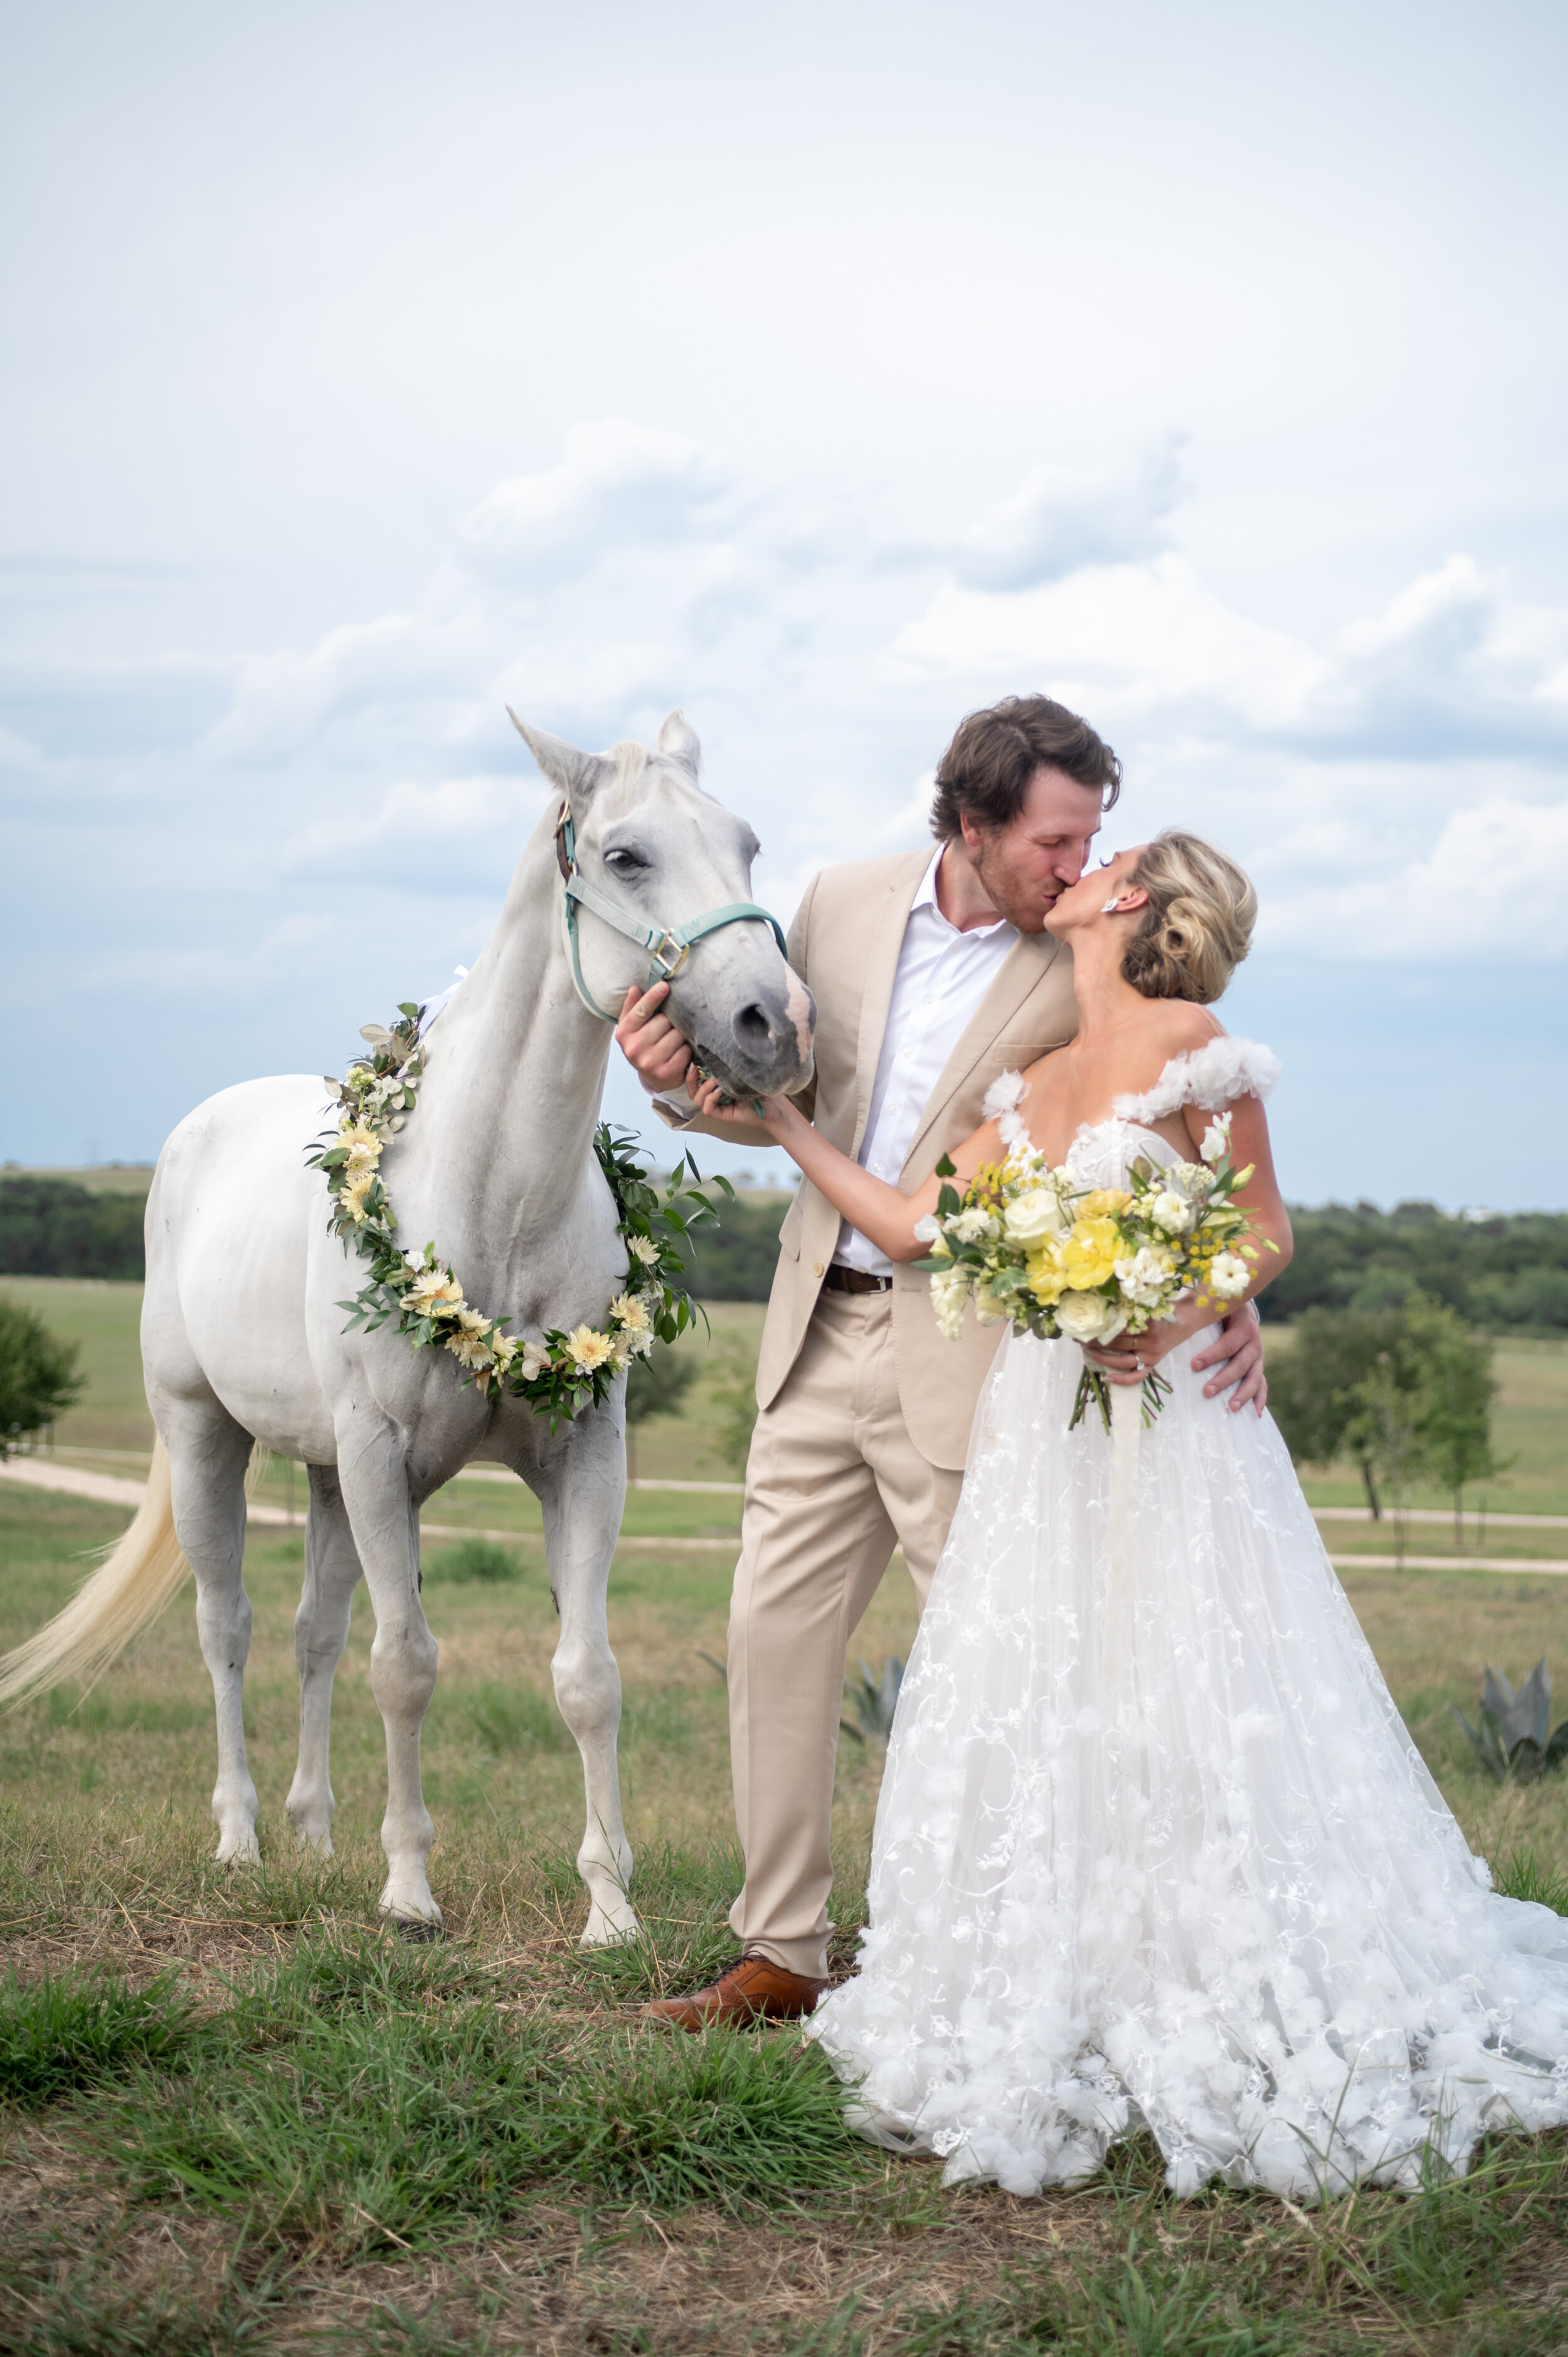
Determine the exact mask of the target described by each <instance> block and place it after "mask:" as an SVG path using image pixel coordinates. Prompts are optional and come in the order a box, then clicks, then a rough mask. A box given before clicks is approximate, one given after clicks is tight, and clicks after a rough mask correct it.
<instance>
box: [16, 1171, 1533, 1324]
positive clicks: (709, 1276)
mask: <svg viewBox="0 0 1568 2357" xmlns="http://www.w3.org/2000/svg"><path fill="white" fill-rule="evenodd" d="M143 1204H144V1198H143V1196H142V1195H141V1194H140V1193H135V1194H132V1193H126V1194H113V1195H95V1194H91V1193H90V1192H89V1191H88V1189H86V1188H85V1187H81V1186H78V1185H77V1184H76V1183H75V1182H74V1181H73V1180H71V1179H43V1178H38V1177H35V1176H33V1175H31V1174H30V1173H27V1172H22V1173H20V1174H18V1175H17V1176H16V1177H15V1178H3V1179H0V1275H4V1276H97V1277H127V1278H139V1277H140V1276H141V1275H143V1273H144V1263H143V1256H142V1211H143ZM787 1208H788V1204H787V1200H786V1199H785V1198H783V1197H782V1196H779V1195H753V1196H746V1195H741V1196H737V1197H736V1200H734V1201H733V1202H729V1201H725V1200H723V1199H717V1200H715V1209H716V1210H717V1211H718V1214H719V1217H718V1222H717V1225H716V1226H714V1227H711V1228H706V1229H704V1230H703V1231H702V1232H700V1233H699V1235H698V1236H697V1237H696V1238H694V1239H693V1244H694V1254H695V1267H694V1271H693V1275H694V1280H695V1290H696V1292H697V1294H698V1296H699V1297H701V1298H702V1299H704V1300H707V1301H766V1300H767V1298H768V1288H769V1286H771V1284H772V1282H773V1269H774V1264H775V1262H776V1260H777V1259H778V1254H779V1225H780V1222H782V1220H783V1217H784V1212H785V1211H786V1209H787ZM1291 1221H1292V1224H1293V1226H1294V1230H1295V1257H1294V1260H1293V1261H1292V1262H1291V1265H1290V1266H1289V1267H1288V1268H1287V1269H1285V1270H1283V1272H1282V1274H1281V1275H1279V1276H1278V1277H1276V1278H1275V1280H1274V1282H1273V1284H1272V1285H1271V1286H1269V1288H1268V1290H1267V1291H1266V1292H1265V1293H1264V1294H1263V1296H1262V1300H1261V1302H1260V1304H1259V1307H1260V1308H1261V1309H1262V1314H1263V1316H1264V1317H1265V1318H1270V1319H1272V1320H1274V1321H1276V1322H1277V1321H1280V1320H1283V1319H1286V1318H1300V1317H1301V1316H1302V1315H1303V1313H1304V1312H1305V1311H1306V1310H1309V1309H1348V1310H1354V1311H1355V1312H1357V1313H1358V1315H1372V1314H1375V1313H1377V1312H1379V1311H1381V1310H1387V1309H1394V1308H1399V1307H1400V1305H1401V1304H1402V1303H1403V1302H1405V1301H1407V1300H1409V1299H1410V1297H1412V1295H1414V1294H1421V1295H1423V1296H1424V1297H1426V1298H1427V1299H1428V1300H1431V1301H1439V1302H1443V1303H1444V1304H1446V1306H1447V1307H1448V1308H1450V1309H1452V1310H1454V1311H1455V1313H1456V1314H1457V1315H1458V1316H1459V1317H1460V1318H1463V1319H1465V1321H1466V1324H1468V1325H1471V1326H1478V1327H1481V1328H1484V1329H1487V1330H1488V1331H1491V1332H1503V1331H1510V1330H1511V1331H1522V1332H1526V1333H1536V1334H1561V1333H1564V1332H1568V1212H1563V1211H1514V1212H1498V1214H1496V1215H1495V1216H1487V1217H1486V1218H1474V1217H1463V1218H1458V1219H1455V1218H1453V1217H1451V1216H1450V1215H1449V1214H1448V1213H1447V1212H1445V1211H1440V1210H1439V1209H1438V1208H1437V1206H1436V1205H1435V1204H1434V1203H1401V1204H1399V1205H1398V1206H1397V1207H1396V1209H1395V1210H1393V1211H1380V1210H1379V1209H1378V1207H1377V1205H1376V1204H1374V1203H1357V1204H1352V1205H1346V1204H1343V1203H1326V1204H1322V1205H1318V1206H1316V1208H1313V1209H1310V1210H1308V1209H1299V1208H1296V1209H1293V1210H1292V1212H1291Z"/></svg>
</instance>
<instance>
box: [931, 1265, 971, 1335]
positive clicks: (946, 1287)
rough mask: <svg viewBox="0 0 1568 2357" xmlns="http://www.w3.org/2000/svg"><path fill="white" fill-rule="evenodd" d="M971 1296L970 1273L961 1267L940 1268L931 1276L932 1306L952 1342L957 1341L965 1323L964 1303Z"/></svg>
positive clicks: (943, 1331) (945, 1333) (942, 1328)
mask: <svg viewBox="0 0 1568 2357" xmlns="http://www.w3.org/2000/svg"><path fill="white" fill-rule="evenodd" d="M968 1298H969V1275H968V1272H967V1271H966V1270H964V1269H961V1268H940V1269H938V1270H937V1271H936V1273H935V1275H933V1276H932V1278H931V1308H933V1309H934V1310H935V1311H936V1313H937V1324H938V1325H939V1326H940V1329H941V1330H942V1333H943V1334H944V1335H945V1336H946V1338H947V1340H949V1341H950V1342H956V1341H957V1340H958V1337H959V1332H960V1329H961V1327H962V1325H963V1305H964V1303H965V1302H966V1301H967V1300H968Z"/></svg>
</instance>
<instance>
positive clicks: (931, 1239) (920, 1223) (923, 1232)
mask: <svg viewBox="0 0 1568 2357" xmlns="http://www.w3.org/2000/svg"><path fill="white" fill-rule="evenodd" d="M940 1235H941V1230H940V1228H939V1227H938V1225H937V1215H936V1213H935V1212H934V1211H928V1212H927V1213H926V1215H925V1217H924V1218H923V1219H919V1220H917V1221H916V1222H915V1242H916V1243H918V1244H934V1243H936V1242H937V1241H938V1239H939V1238H940Z"/></svg>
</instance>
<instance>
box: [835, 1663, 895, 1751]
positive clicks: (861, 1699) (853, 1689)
mask: <svg viewBox="0 0 1568 2357" xmlns="http://www.w3.org/2000/svg"><path fill="white" fill-rule="evenodd" d="M903 1683H904V1664H903V1663H902V1662H901V1661H900V1660H899V1659H898V1656H897V1653H889V1654H888V1656H887V1659H886V1661H885V1662H884V1663H883V1664H882V1675H881V1676H880V1677H878V1676H877V1675H876V1674H875V1672H874V1671H873V1669H872V1667H871V1665H870V1663H868V1662H862V1663H861V1664H860V1675H859V1677H858V1678H856V1679H852V1680H850V1681H849V1682H848V1683H846V1684H845V1687H844V1695H845V1697H846V1699H847V1701H848V1702H849V1705H850V1707H851V1708H852V1710H853V1711H854V1723H852V1722H851V1721H850V1720H849V1719H847V1718H841V1719H840V1721H839V1725H840V1726H841V1727H843V1731H844V1733H845V1734H846V1735H853V1736H854V1739H855V1741H856V1742H857V1743H865V1741H866V1740H867V1739H868V1738H870V1739H871V1740H873V1741H875V1742H877V1743H886V1740H887V1738H888V1737H889V1736H890V1735H891V1734H892V1732H893V1714H894V1712H895V1711H896V1710H897V1707H898V1689H899V1687H900V1686H901V1685H902V1684H903Z"/></svg>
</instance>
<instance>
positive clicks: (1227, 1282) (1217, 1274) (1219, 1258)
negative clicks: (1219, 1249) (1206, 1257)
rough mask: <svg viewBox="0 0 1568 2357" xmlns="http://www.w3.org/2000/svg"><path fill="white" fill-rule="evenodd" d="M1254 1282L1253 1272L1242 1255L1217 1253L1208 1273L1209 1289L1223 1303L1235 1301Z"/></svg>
mask: <svg viewBox="0 0 1568 2357" xmlns="http://www.w3.org/2000/svg"><path fill="white" fill-rule="evenodd" d="M1251 1282H1252V1272H1251V1269H1250V1268H1249V1267H1248V1266H1247V1264H1246V1262H1245V1261H1244V1260H1243V1259H1242V1258H1241V1256H1240V1253H1216V1254H1215V1255H1214V1259H1213V1261H1212V1263H1211V1264H1210V1266H1209V1271H1208V1288H1209V1291H1210V1292H1211V1293H1217V1294H1219V1297H1220V1299H1221V1300H1222V1301H1234V1300H1235V1299H1236V1298H1237V1297H1238V1296H1239V1295H1240V1294H1243V1293H1245V1292H1246V1290H1247V1287H1248V1286H1249V1285H1251Z"/></svg>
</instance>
